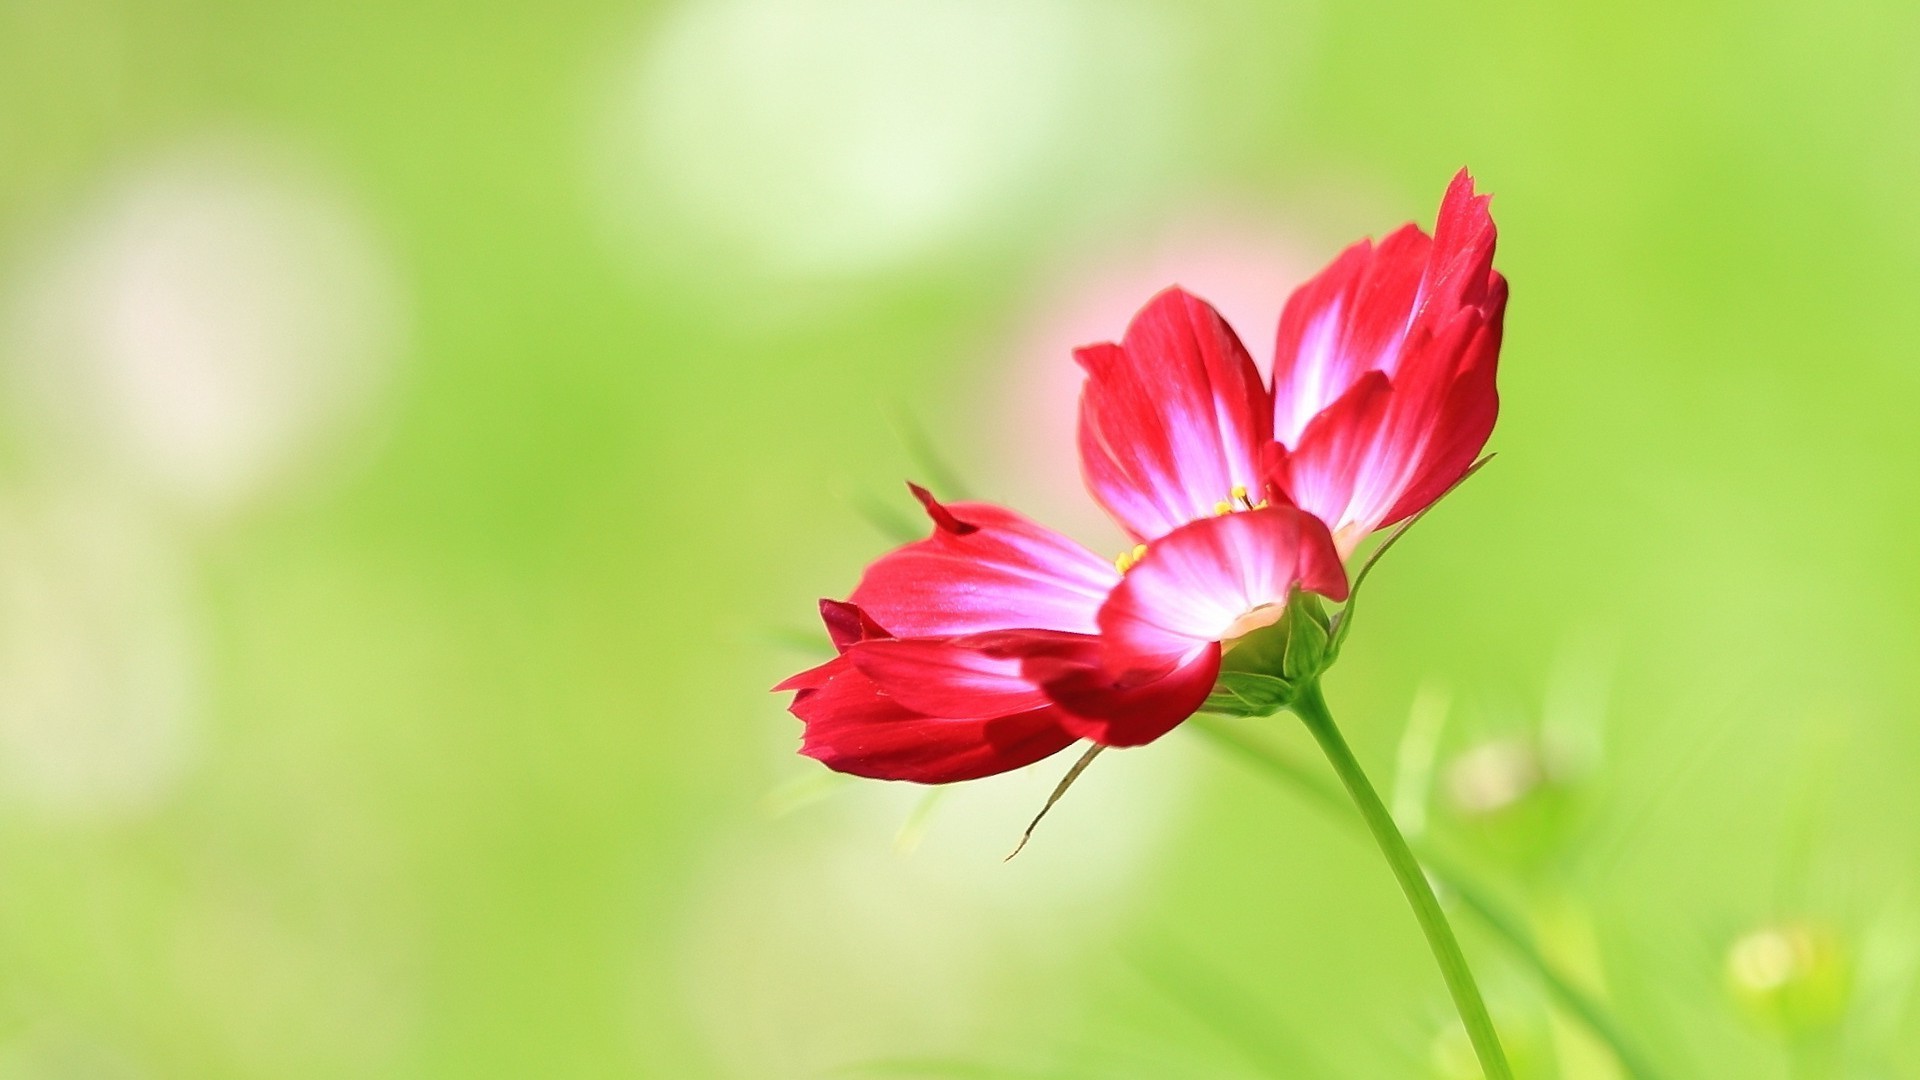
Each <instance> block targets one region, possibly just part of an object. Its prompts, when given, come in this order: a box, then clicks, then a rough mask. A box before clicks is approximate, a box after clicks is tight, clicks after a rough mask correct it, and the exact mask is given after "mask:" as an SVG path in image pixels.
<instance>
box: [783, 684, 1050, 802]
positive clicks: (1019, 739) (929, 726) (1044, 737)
mask: <svg viewBox="0 0 1920 1080" xmlns="http://www.w3.org/2000/svg"><path fill="white" fill-rule="evenodd" d="M835 663H838V664H840V665H841V666H840V668H839V669H838V670H836V672H835V673H834V675H833V677H832V678H831V679H829V680H828V681H827V683H826V685H825V686H823V687H822V688H820V689H818V690H813V691H810V692H807V693H803V694H800V695H798V696H796V697H795V698H794V701H793V705H792V706H791V708H792V711H793V714H794V715H795V716H797V717H799V718H800V720H801V722H802V723H804V724H805V725H806V732H805V735H804V736H803V737H802V741H801V748H800V752H801V753H803V754H805V755H807V756H808V757H811V758H814V759H816V760H818V761H820V762H822V763H823V764H825V765H826V766H827V767H828V768H831V769H834V770H836V771H839V772H844V773H852V774H854V775H856V776H866V777H871V778H873V779H876V780H911V781H914V782H916V783H921V784H946V783H952V782H954V781H957V780H972V779H976V778H978V777H982V776H991V775H993V774H994V773H1002V772H1006V771H1008V770H1010V769H1017V768H1020V767H1021V766H1024V765H1031V764H1033V763H1034V762H1036V761H1039V760H1040V759H1042V758H1045V757H1050V756H1052V755H1053V754H1056V753H1059V752H1060V751H1061V750H1064V749H1066V748H1067V747H1068V746H1070V745H1072V744H1073V742H1074V741H1075V736H1073V735H1072V734H1070V733H1068V732H1067V731H1066V730H1065V729H1063V728H1062V727H1061V726H1060V723H1059V718H1058V714H1057V711H1056V710H1054V709H1050V708H1042V709H1034V710H1030V711H1027V712H1021V713H1015V714H1012V715H1005V716H985V717H967V718H956V719H945V718H936V717H930V716H925V715H922V714H920V713H917V712H914V711H912V710H911V709H908V708H906V707H905V706H903V705H902V704H901V703H900V702H899V701H898V700H896V699H894V698H891V697H888V696H887V695H885V694H882V693H881V692H880V691H879V690H878V689H877V688H876V687H875V686H874V685H873V683H872V682H871V681H870V680H868V679H867V677H866V676H865V675H862V674H861V673H860V672H859V670H858V669H857V668H855V667H854V666H853V665H852V663H851V662H849V661H846V660H845V659H844V658H841V659H839V660H836V661H835Z"/></svg>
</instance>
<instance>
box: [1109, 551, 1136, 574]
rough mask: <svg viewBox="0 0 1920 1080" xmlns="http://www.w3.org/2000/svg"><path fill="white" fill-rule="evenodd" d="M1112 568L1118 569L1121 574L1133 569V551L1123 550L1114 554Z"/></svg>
mask: <svg viewBox="0 0 1920 1080" xmlns="http://www.w3.org/2000/svg"><path fill="white" fill-rule="evenodd" d="M1113 568H1114V569H1115V570H1118V571H1120V572H1121V573H1123V574H1124V573H1126V572H1127V571H1129V570H1131V569H1133V552H1131V551H1123V552H1121V553H1120V554H1118V555H1116V556H1114V558H1113Z"/></svg>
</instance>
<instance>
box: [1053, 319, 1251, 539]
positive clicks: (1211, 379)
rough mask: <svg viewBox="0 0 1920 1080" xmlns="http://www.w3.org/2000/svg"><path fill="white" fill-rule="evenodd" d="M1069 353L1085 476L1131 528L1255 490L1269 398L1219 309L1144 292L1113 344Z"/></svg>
mask: <svg viewBox="0 0 1920 1080" xmlns="http://www.w3.org/2000/svg"><path fill="white" fill-rule="evenodd" d="M1074 355H1075V358H1076V359H1078V360H1079V361H1080V365H1081V366H1082V367H1084V368H1085V369H1086V371H1087V382H1086V386H1085V388H1084V389H1083V390H1082V392H1081V396H1080V464H1081V470H1082V471H1083V472H1084V473H1085V475H1086V480H1087V486H1088V487H1089V488H1090V489H1091V490H1092V492H1093V495H1094V497H1095V498H1096V499H1098V500H1099V501H1100V503H1101V505H1102V506H1104V507H1106V509H1107V512H1108V513H1110V514H1111V515H1113V518H1114V520H1115V521H1117V522H1119V524H1120V525H1121V527H1122V528H1124V529H1126V530H1127V532H1129V533H1130V534H1132V535H1133V537H1134V538H1135V539H1137V540H1151V539H1152V538H1154V537H1157V536H1162V535H1165V534H1166V533H1168V532H1171V531H1172V530H1174V529H1176V528H1178V527H1179V526H1181V525H1184V524H1186V523H1187V522H1189V521H1193V520H1196V519H1198V518H1203V517H1207V516H1209V515H1210V514H1212V513H1213V507H1214V504H1216V503H1218V502H1220V501H1221V500H1223V499H1228V498H1230V493H1231V492H1232V491H1233V489H1234V488H1235V487H1236V486H1239V487H1245V488H1247V489H1248V490H1257V489H1258V485H1259V482H1260V479H1261V477H1260V471H1259V456H1260V449H1261V447H1263V446H1264V445H1265V444H1266V443H1267V441H1268V440H1269V439H1271V438H1272V419H1271V417H1272V409H1273V406H1272V403H1271V401H1270V400H1269V399H1268V395H1267V391H1266V388H1265V386H1264V385H1263V384H1262V383H1261V381H1260V373H1259V370H1258V369H1257V368H1255V367H1254V364H1253V359H1252V358H1251V357H1250V356H1248V355H1247V350H1246V347H1245V346H1243V345H1241V344H1240V339H1239V338H1238V337H1236V336H1235V335H1234V333H1233V330H1232V328H1231V327H1229V326H1228V325H1227V323H1226V320H1224V319H1222V318H1221V317H1220V314H1219V312H1216V311H1215V310H1214V309H1213V308H1211V307H1209V306H1208V305H1207V304H1206V302H1205V301H1202V300H1200V299H1198V298H1196V297H1194V296H1191V295H1189V294H1188V293H1186V292H1184V291H1182V290H1180V289H1177V288H1176V289H1168V290H1166V291H1165V292H1162V293H1161V294H1160V295H1158V296H1156V297H1154V298H1153V299H1152V300H1151V301H1149V302H1148V303H1147V306H1146V307H1145V308H1143V309H1141V311H1140V313H1139V314H1138V315H1136V316H1134V319H1133V322H1132V323H1131V324H1129V325H1128V327H1127V332H1126V336H1125V337H1124V338H1123V339H1122V340H1121V342H1120V344H1118V345H1114V344H1103V345H1092V346H1088V347H1086V348H1083V349H1080V350H1077V351H1076V352H1075V354H1074Z"/></svg>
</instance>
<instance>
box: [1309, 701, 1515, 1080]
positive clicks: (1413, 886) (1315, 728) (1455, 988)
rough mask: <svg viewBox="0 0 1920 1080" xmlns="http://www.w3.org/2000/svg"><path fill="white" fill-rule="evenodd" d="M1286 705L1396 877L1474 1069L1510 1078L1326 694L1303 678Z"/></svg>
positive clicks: (1453, 950) (1426, 892)
mask: <svg viewBox="0 0 1920 1080" xmlns="http://www.w3.org/2000/svg"><path fill="white" fill-rule="evenodd" d="M1292 708H1293V711H1294V712H1295V713H1297V714H1298V715H1299V717H1300V719H1301V720H1304V721H1305V722H1306V725H1307V730H1308V731H1311V732H1312V733H1313V737H1314V739H1316V740H1317V741H1318V742H1319V743H1320V749H1321V750H1322V751H1324V752H1325V753H1326V755H1327V761H1328V762H1330V763H1331V764H1332V765H1333V771H1334V772H1335V773H1337V774H1339V777H1340V782H1341V783H1342V784H1345V785H1346V788H1347V794H1348V795H1349V796H1351V797H1352V798H1353V803H1354V805H1355V806H1356V807H1358V808H1359V810H1360V816H1361V818H1363V819H1365V821H1366V823H1367V828H1368V829H1369V830H1370V831H1371V832H1372V833H1373V838H1374V840H1375V842H1377V843H1378V844H1379V845H1380V853H1381V854H1382V855H1385V856H1386V858H1387V865H1388V866H1389V867H1391V868H1392V869H1393V876H1394V877H1395V878H1396V879H1398V880H1399V882H1400V891H1401V892H1403V893H1405V894H1406V897H1407V903H1409V904H1411V905H1412V906H1413V914H1414V918H1415V919H1417V920H1418V921H1419V923H1420V930H1421V931H1422V932H1423V933H1425V934H1426V935H1427V945H1428V946H1429V947H1431V948H1432V949H1433V958H1434V959H1435V960H1436V961H1438V962H1439V964H1440V974H1441V976H1442V977H1443V978H1445V979H1446V982H1447V992H1448V993H1449V994H1452V995H1453V1007H1454V1009H1455V1010H1457V1011H1458V1012H1459V1013H1460V1022H1461V1023H1462V1024H1464V1025H1466V1028H1467V1037H1468V1038H1469V1039H1471V1040H1472V1041H1473V1052H1474V1053H1475V1054H1476V1055H1478V1056H1479V1058H1480V1071H1481V1072H1483V1073H1485V1074H1486V1076H1487V1080H1513V1069H1512V1068H1511V1067H1509V1066H1508V1065H1507V1055H1506V1053H1505V1051H1503V1050H1501V1049H1500V1035H1499V1033H1498V1032H1496V1031H1495V1030H1494V1027H1493V1018H1492V1017H1491V1016H1488V1015H1487V1003H1486V1001H1485V1000H1483V999H1482V998H1481V996H1480V987H1479V986H1478V985H1477V984H1476V983H1475V982H1474V981H1473V971H1472V969H1470V968H1468V967H1467V958H1466V956H1465V955H1464V954H1462V953H1461V952H1460V942H1459V941H1457V940H1456V939H1455V938H1454V936H1453V927H1452V926H1450V925H1448V923H1447V916H1446V913H1445V912H1443V911H1441V910H1440V901H1439V900H1438V899H1437V898H1435V897H1434V895H1433V886H1432V885H1431V884H1429V883H1428V882H1427V875H1426V872H1425V871H1424V870H1422V869H1421V868H1420V861H1419V860H1418V859H1415V858H1414V857H1413V851H1412V849H1411V848H1409V847H1407V840H1406V837H1404V836H1401V835H1400V829H1399V827H1398V826H1397V825H1395V824H1394V823H1393V815H1392V814H1389V813H1387V807H1386V804H1385V803H1382V802H1381V801H1380V796H1379V795H1378V794H1377V793H1376V792H1375V791H1374V790H1373V784H1372V783H1370V782H1369V781H1368V780H1367V774H1366V772H1365V771H1364V770H1363V769H1361V768H1360V761H1359V759H1358V758H1356V757H1354V756H1353V750H1352V748H1350V747H1349V746H1347V740H1346V739H1345V738H1343V737H1341V735H1340V728H1339V727H1338V726H1337V725H1336V724H1335V723H1334V722H1333V714H1332V713H1331V712H1328V711H1327V702H1326V699H1325V698H1323V697H1321V696H1320V684H1319V683H1318V682H1308V683H1306V684H1305V685H1303V686H1301V687H1300V689H1299V691H1298V692H1297V693H1296V695H1295V697H1294V700H1293V705H1292Z"/></svg>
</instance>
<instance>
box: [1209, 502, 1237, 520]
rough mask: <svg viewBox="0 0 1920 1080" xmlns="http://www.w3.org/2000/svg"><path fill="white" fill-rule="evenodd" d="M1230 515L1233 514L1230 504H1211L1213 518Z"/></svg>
mask: <svg viewBox="0 0 1920 1080" xmlns="http://www.w3.org/2000/svg"><path fill="white" fill-rule="evenodd" d="M1231 513H1233V504H1232V503H1230V502H1225V501H1222V502H1217V503H1214V504H1213V516H1214V517H1226V516H1227V515H1228V514H1231Z"/></svg>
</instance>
